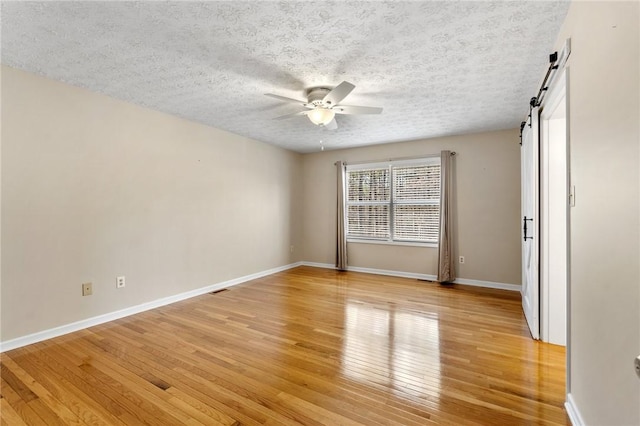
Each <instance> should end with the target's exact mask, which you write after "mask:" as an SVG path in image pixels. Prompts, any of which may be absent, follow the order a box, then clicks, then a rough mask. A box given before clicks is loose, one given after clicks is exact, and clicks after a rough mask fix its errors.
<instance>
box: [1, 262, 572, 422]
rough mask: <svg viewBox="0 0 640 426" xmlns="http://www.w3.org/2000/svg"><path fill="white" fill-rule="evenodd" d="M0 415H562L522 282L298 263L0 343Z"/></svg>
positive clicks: (179, 418)
mask: <svg viewBox="0 0 640 426" xmlns="http://www.w3.org/2000/svg"><path fill="white" fill-rule="evenodd" d="M0 365H1V373H2V385H3V388H2V395H1V398H0V403H1V404H2V408H3V410H2V413H1V414H0V419H1V420H2V424H18V425H19V424H38V425H41V424H77V425H84V424H87V425H94V424H95V425H107V424H108V425H111V424H126V425H138V424H140V425H142V424H147V425H226V426H230V425H235V426H239V425H296V424H305V425H338V424H344V425H376V424H379V425H391V424H397V425H407V426H419V425H427V424H456V425H521V424H545V425H568V424H569V422H568V419H567V416H566V413H565V411H564V407H563V405H564V393H565V384H564V375H565V351H564V348H562V347H558V346H554V345H547V344H544V343H541V342H537V341H533V340H531V338H530V336H529V332H528V329H527V325H526V322H525V320H524V317H523V315H522V308H521V305H520V298H519V294H517V293H514V292H508V291H501V290H493V289H482V288H473V287H465V286H458V285H453V286H441V285H438V284H436V283H429V282H422V281H417V280H411V279H404V278H394V277H387V276H379V275H370V274H361V273H353V272H348V273H344V272H338V271H333V270H326V269H318V268H311V267H298V268H295V269H292V270H288V271H285V272H281V273H277V274H273V275H270V276H267V277H263V278H260V279H257V280H254V281H251V282H248V283H244V284H240V285H237V286H234V287H232V288H230V289H228V290H227V291H222V292H216V293H212V294H205V295H202V296H199V297H195V298H192V299H188V300H185V301H182V302H179V303H175V304H172V305H168V306H164V307H161V308H158V309H155V310H152V311H147V312H143V313H140V314H137V315H134V316H131V317H126V318H122V319H119V320H116V321H113V322H110V323H107V324H101V325H98V326H95V327H92V328H90V329H87V330H82V331H79V332H76V333H72V334H70V335H66V336H61V337H59V338H56V339H52V340H49V341H46V342H41V343H37V344H34V345H31V346H28V347H25V348H20V349H16V350H13V351H9V352H7V353H5V354H2V355H1V356H0Z"/></svg>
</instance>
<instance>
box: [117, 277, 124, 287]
mask: <svg viewBox="0 0 640 426" xmlns="http://www.w3.org/2000/svg"><path fill="white" fill-rule="evenodd" d="M124 284H125V282H124V277H117V278H116V288H122V287H124Z"/></svg>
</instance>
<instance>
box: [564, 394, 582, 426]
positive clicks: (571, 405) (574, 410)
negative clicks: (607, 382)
mask: <svg viewBox="0 0 640 426" xmlns="http://www.w3.org/2000/svg"><path fill="white" fill-rule="evenodd" d="M564 408H566V409H567V415H569V420H571V424H572V425H573V426H584V425H585V422H584V420H582V416H581V415H580V411H579V410H578V407H577V406H576V403H575V401H574V400H573V397H572V396H571V394H570V393H569V394H567V402H565V403H564Z"/></svg>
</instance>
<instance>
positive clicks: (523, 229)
mask: <svg viewBox="0 0 640 426" xmlns="http://www.w3.org/2000/svg"><path fill="white" fill-rule="evenodd" d="M529 220H530V221H532V222H533V218H527V217H526V216H524V217H523V218H522V231H523V234H524V240H525V241H527V240H533V237H527V221H529Z"/></svg>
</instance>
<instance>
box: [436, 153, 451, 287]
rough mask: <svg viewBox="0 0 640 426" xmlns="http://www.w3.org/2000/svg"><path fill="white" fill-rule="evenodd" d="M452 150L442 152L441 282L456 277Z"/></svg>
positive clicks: (439, 260) (439, 277) (439, 246)
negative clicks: (453, 230)
mask: <svg viewBox="0 0 640 426" xmlns="http://www.w3.org/2000/svg"><path fill="white" fill-rule="evenodd" d="M451 156H452V155H451V151H442V152H441V153H440V235H439V238H438V278H437V281H438V282H441V283H447V282H452V281H453V280H455V279H456V272H455V270H454V259H453V235H452V234H453V233H452V226H453V208H452V205H453V203H452V190H453V182H452V173H451Z"/></svg>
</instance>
